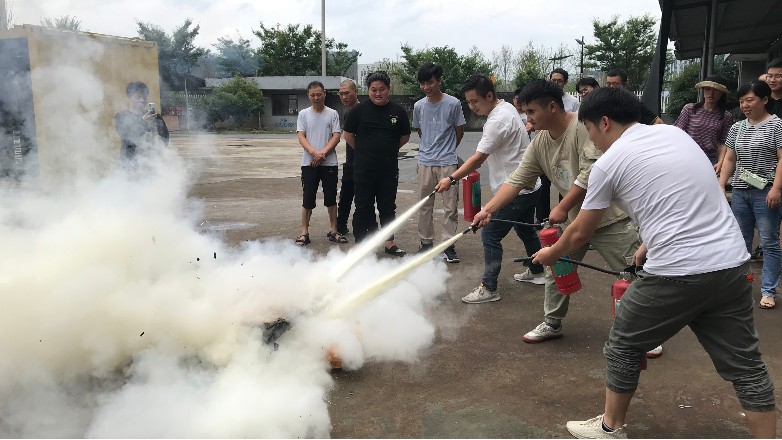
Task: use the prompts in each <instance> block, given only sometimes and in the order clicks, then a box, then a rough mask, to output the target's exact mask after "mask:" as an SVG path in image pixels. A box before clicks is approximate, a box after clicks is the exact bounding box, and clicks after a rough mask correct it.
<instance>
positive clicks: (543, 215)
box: [535, 174, 562, 223]
mask: <svg viewBox="0 0 782 440" xmlns="http://www.w3.org/2000/svg"><path fill="white" fill-rule="evenodd" d="M538 192H539V193H540V198H539V199H538V204H537V205H536V206H535V217H537V219H538V223H542V222H543V220H545V219H547V218H548V215H549V214H550V213H551V180H549V178H548V177H546V175H545V174H544V175H542V176H540V189H539V190H538ZM560 200H562V198H561V197H560Z"/></svg>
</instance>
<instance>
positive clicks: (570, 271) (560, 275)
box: [465, 211, 581, 295]
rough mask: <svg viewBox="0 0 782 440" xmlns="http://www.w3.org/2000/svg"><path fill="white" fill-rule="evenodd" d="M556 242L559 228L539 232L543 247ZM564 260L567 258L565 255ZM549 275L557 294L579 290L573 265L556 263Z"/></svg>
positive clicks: (579, 284) (565, 262) (568, 293)
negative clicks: (552, 275) (554, 284)
mask: <svg viewBox="0 0 782 440" xmlns="http://www.w3.org/2000/svg"><path fill="white" fill-rule="evenodd" d="M465 212H466V211H465ZM557 240H559V228H556V227H548V228H544V229H542V230H541V231H540V244H542V245H543V246H551V245H553V244H554V243H556V242H557ZM565 258H568V256H567V255H565ZM551 273H552V274H554V282H555V283H556V284H557V290H559V293H561V294H563V295H570V294H571V293H576V292H578V291H579V290H581V279H580V278H579V277H578V272H577V271H576V266H575V265H574V264H573V263H570V262H567V261H557V262H556V263H555V264H554V265H553V266H552V267H551Z"/></svg>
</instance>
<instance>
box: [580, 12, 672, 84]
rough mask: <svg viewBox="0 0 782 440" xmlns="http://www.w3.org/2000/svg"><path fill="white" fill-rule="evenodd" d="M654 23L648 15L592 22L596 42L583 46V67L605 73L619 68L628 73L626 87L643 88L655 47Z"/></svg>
mask: <svg viewBox="0 0 782 440" xmlns="http://www.w3.org/2000/svg"><path fill="white" fill-rule="evenodd" d="M655 23H656V21H655V19H654V18H652V17H651V16H649V15H643V16H640V17H630V18H629V19H627V21H625V22H622V23H620V22H619V18H618V17H616V16H614V17H612V18H611V19H610V20H608V21H605V22H602V21H600V20H598V19H595V20H593V21H592V27H593V29H594V37H595V40H597V42H596V43H595V44H587V45H586V46H584V58H585V61H584V65H585V66H590V67H597V68H600V69H602V70H606V71H607V70H609V69H612V68H615V67H621V68H622V69H624V70H626V71H627V82H628V87H630V88H631V89H633V90H640V89H643V87H644V84H646V79H647V77H648V76H649V66H651V65H652V59H653V58H654V50H655V47H656V44H657V33H656V32H655V31H654V26H655Z"/></svg>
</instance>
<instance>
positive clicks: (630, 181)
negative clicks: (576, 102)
mask: <svg viewBox="0 0 782 440" xmlns="http://www.w3.org/2000/svg"><path fill="white" fill-rule="evenodd" d="M641 106H642V104H641V103H640V101H638V99H637V98H636V97H635V96H633V95H632V94H631V93H629V92H627V91H626V90H623V89H618V88H616V89H612V88H601V89H598V90H596V91H594V92H592V93H591V94H590V95H589V96H588V97H587V98H586V99H585V100H584V102H583V103H582V105H581V109H580V111H579V118H580V119H581V120H583V121H584V124H585V125H586V127H587V130H588V132H589V137H590V138H591V139H592V141H593V142H594V144H595V146H596V147H597V148H599V149H600V150H602V151H604V152H605V154H603V155H602V156H601V157H600V158H599V159H598V160H597V161H596V162H595V163H594V164H593V165H592V172H591V174H590V176H589V187H588V190H587V194H586V198H585V200H584V202H583V204H582V207H581V211H580V212H579V214H578V217H576V219H575V220H574V221H573V223H572V224H571V225H570V226H569V227H568V228H567V229H566V230H565V232H564V234H562V237H560V238H559V240H558V241H557V243H556V244H554V245H553V246H551V247H548V248H544V249H542V250H541V251H539V252H538V253H537V255H536V256H535V259H534V261H536V262H539V263H542V264H546V265H551V264H554V263H555V262H556V261H557V259H558V258H559V257H561V256H563V255H565V254H567V253H568V252H572V251H573V250H575V249H578V248H579V247H581V246H583V245H584V243H586V242H587V241H588V240H589V238H590V236H591V235H592V234H593V233H594V231H595V230H596V229H597V227H598V225H599V224H600V223H601V221H602V219H603V216H604V214H605V213H606V212H607V211H608V210H609V209H610V206H611V204H612V203H616V204H617V205H619V206H620V207H621V208H622V209H624V210H625V212H627V213H628V214H629V215H630V216H631V217H632V218H633V219H634V220H635V221H636V222H637V224H638V226H639V228H640V233H641V237H642V238H643V245H642V246H641V247H640V248H639V249H638V251H637V252H636V253H635V255H634V256H633V259H634V264H636V265H643V266H644V267H643V269H642V270H641V271H640V272H639V276H638V279H637V280H635V281H634V282H633V284H632V285H631V286H630V288H629V289H628V290H627V292H626V293H625V294H624V296H622V305H621V307H619V310H618V312H617V315H616V319H615V321H614V325H613V327H612V328H611V332H610V334H609V336H608V341H607V342H606V344H605V346H604V348H603V353H604V354H605V357H606V362H607V367H606V404H605V413H604V414H603V415H600V416H597V417H595V418H593V419H590V420H587V421H583V422H568V423H567V429H568V431H570V433H571V434H573V435H574V436H575V437H577V438H627V433H626V432H625V417H626V414H627V409H628V407H629V405H630V400H631V399H632V396H633V393H634V392H635V390H636V388H637V386H638V378H639V376H640V372H641V369H640V360H641V356H642V355H643V353H644V352H645V351H647V350H649V349H651V348H652V347H655V346H657V345H659V344H661V343H663V342H664V341H666V340H668V339H669V338H671V337H672V336H673V335H675V334H676V333H678V332H679V331H680V330H681V329H683V328H684V327H687V326H689V327H690V328H691V329H692V331H693V333H695V335H696V336H697V337H698V340H699V341H700V343H701V345H702V346H703V347H704V348H705V349H706V351H707V353H708V354H709V356H710V357H711V360H712V362H713V364H714V366H715V368H716V369H717V371H718V373H719V374H720V376H722V378H723V379H725V380H729V381H731V382H732V383H733V387H734V389H735V391H736V395H737V396H738V400H739V402H740V404H741V406H742V408H743V410H744V413H745V414H746V418H747V422H748V424H749V428H750V432H751V433H752V435H753V436H754V437H756V438H772V437H774V436H775V434H776V411H775V399H774V386H773V384H772V383H771V380H770V378H769V374H768V371H767V368H766V365H765V363H763V361H762V360H761V357H760V352H759V350H758V334H757V331H756V330H755V327H754V324H753V317H752V310H753V309H752V303H753V299H752V285H751V274H752V271H751V269H750V267H749V263H748V260H749V253H748V252H747V251H746V246H745V244H744V240H743V238H742V235H741V231H740V230H739V226H738V224H737V222H736V219H735V217H733V215H732V213H731V210H730V207H729V206H728V203H727V201H726V200H725V198H724V197H723V195H722V191H721V189H720V187H719V185H718V184H717V182H716V180H715V179H714V170H713V168H712V166H711V163H710V162H709V161H708V159H707V158H706V157H705V156H704V155H703V153H702V151H701V150H700V148H699V147H698V145H697V144H696V143H695V142H694V141H693V140H692V139H691V138H690V137H689V136H687V134H686V133H684V132H683V131H681V130H679V129H677V128H675V127H671V126H666V125H661V126H654V127H652V126H646V125H643V124H640V123H638V121H639V120H640V117H641ZM703 213H709V215H707V216H704V215H703ZM658 386H664V385H663V384H658ZM646 434H656V435H655V436H662V437H665V436H666V435H665V433H646Z"/></svg>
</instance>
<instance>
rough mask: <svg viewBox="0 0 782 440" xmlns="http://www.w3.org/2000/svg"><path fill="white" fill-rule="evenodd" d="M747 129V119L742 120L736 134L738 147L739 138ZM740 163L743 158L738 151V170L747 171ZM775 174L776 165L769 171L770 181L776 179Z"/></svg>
mask: <svg viewBox="0 0 782 440" xmlns="http://www.w3.org/2000/svg"><path fill="white" fill-rule="evenodd" d="M746 129H747V120H746V119H745V120H743V121H741V124H739V132H738V134H736V146H737V147H738V145H739V139H741V135H742V134H744V131H746ZM740 164H741V160H740V159H739V155H738V153H736V170H738V171H740V172H742V173H743V172H744V171H747V169H746V168H744V167H743V166H741V165H740ZM775 175H776V166H775V167H774V169H772V170H771V171H770V172H769V173H768V176H766V179H768V181H769V182H770V181H772V180H774V176H775Z"/></svg>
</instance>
